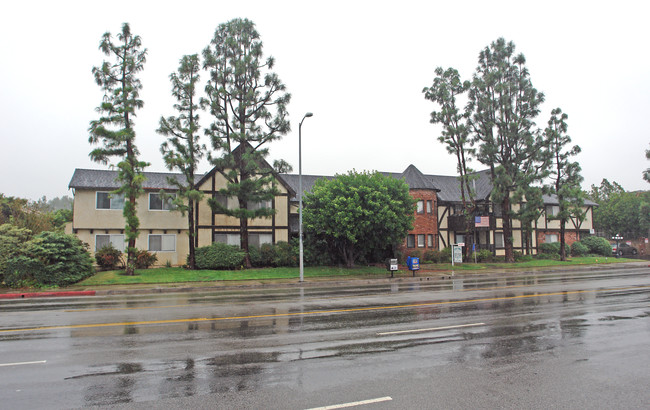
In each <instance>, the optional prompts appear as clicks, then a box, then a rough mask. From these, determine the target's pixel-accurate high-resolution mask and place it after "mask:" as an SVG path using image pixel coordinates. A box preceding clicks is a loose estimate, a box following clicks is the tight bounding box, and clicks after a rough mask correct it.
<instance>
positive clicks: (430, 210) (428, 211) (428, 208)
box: [427, 201, 433, 214]
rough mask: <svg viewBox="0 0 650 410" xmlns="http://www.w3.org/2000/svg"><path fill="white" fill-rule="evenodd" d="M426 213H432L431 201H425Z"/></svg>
mask: <svg viewBox="0 0 650 410" xmlns="http://www.w3.org/2000/svg"><path fill="white" fill-rule="evenodd" d="M427 213H428V214H433V201H427Z"/></svg>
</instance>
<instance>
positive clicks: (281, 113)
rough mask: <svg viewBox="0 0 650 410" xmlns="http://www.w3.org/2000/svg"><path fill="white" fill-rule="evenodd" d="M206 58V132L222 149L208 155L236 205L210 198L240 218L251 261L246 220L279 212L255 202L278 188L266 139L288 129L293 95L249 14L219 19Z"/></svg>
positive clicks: (225, 192) (269, 197)
mask: <svg viewBox="0 0 650 410" xmlns="http://www.w3.org/2000/svg"><path fill="white" fill-rule="evenodd" d="M203 62H204V68H205V69H206V70H209V72H210V77H209V79H208V83H207V85H206V88H205V91H206V94H207V98H205V99H202V100H201V104H202V105H203V106H204V107H207V108H208V109H209V111H210V114H211V115H212V116H213V117H214V121H213V122H212V123H211V124H210V127H209V128H208V129H206V134H207V135H208V136H209V137H210V138H211V142H212V147H213V148H214V150H215V151H216V152H217V153H218V155H219V156H218V157H217V156H209V159H210V161H211V163H212V164H213V165H214V167H215V169H216V170H217V172H219V173H220V174H221V175H223V177H224V178H225V179H226V188H224V189H222V190H221V192H220V193H221V194H222V195H224V196H225V197H231V198H237V206H236V208H234V209H229V208H228V207H227V206H223V205H222V204H221V203H219V201H216V200H211V201H209V204H210V206H211V207H212V209H213V210H214V211H215V212H218V213H223V214H225V215H228V216H232V217H235V218H238V219H239V222H240V238H241V248H242V249H243V251H244V252H245V254H246V261H245V266H246V267H249V266H251V263H250V258H249V257H248V229H247V228H248V221H249V220H250V219H254V218H269V217H271V216H272V215H274V214H275V209H273V208H272V207H271V208H269V207H258V206H253V205H255V204H256V203H260V202H263V201H269V200H273V199H274V197H275V195H276V194H277V188H276V186H275V183H276V182H275V178H274V175H273V174H274V170H273V168H271V167H270V166H269V165H268V163H267V162H266V160H265V158H266V157H267V155H268V148H267V145H268V144H269V143H271V142H273V141H276V140H278V139H280V138H281V137H282V136H283V135H286V134H287V133H288V132H289V130H290V125H289V119H288V113H287V110H286V108H287V105H288V104H289V101H290V99H291V95H290V94H289V93H287V92H286V87H285V85H284V84H283V83H282V81H280V79H279V77H278V75H277V74H275V73H274V72H272V71H271V70H272V69H273V67H274V59H273V58H272V57H269V58H267V59H264V57H263V52H262V41H261V40H260V35H259V33H258V32H257V30H256V29H255V24H254V23H253V22H252V21H250V20H247V19H239V18H238V19H233V20H231V21H229V22H227V23H224V24H220V25H219V27H217V30H216V31H215V34H214V38H213V39H212V41H211V42H210V45H209V46H208V47H207V48H206V49H205V50H204V51H203Z"/></svg>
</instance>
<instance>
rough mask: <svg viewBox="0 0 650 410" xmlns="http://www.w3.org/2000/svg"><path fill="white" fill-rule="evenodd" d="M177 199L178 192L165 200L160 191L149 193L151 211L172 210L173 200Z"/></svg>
mask: <svg viewBox="0 0 650 410" xmlns="http://www.w3.org/2000/svg"><path fill="white" fill-rule="evenodd" d="M174 199H176V194H169V195H167V197H166V198H165V199H164V200H163V198H162V196H161V195H160V194H159V193H154V192H150V193H149V210H150V211H171V210H173V209H174V204H173V203H172V201H173V200H174Z"/></svg>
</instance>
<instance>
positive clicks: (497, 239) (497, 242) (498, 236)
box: [494, 232, 505, 248]
mask: <svg viewBox="0 0 650 410" xmlns="http://www.w3.org/2000/svg"><path fill="white" fill-rule="evenodd" d="M494 246H496V247H497V248H503V247H505V244H504V241H503V232H495V233H494Z"/></svg>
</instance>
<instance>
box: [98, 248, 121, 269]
mask: <svg viewBox="0 0 650 410" xmlns="http://www.w3.org/2000/svg"><path fill="white" fill-rule="evenodd" d="M95 261H96V262H97V265H99V267H100V268H102V269H104V270H113V269H115V268H116V267H117V265H118V264H121V263H122V252H121V251H120V250H119V249H115V248H114V247H113V245H111V244H108V246H104V247H103V248H101V249H100V250H98V251H97V252H95Z"/></svg>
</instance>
